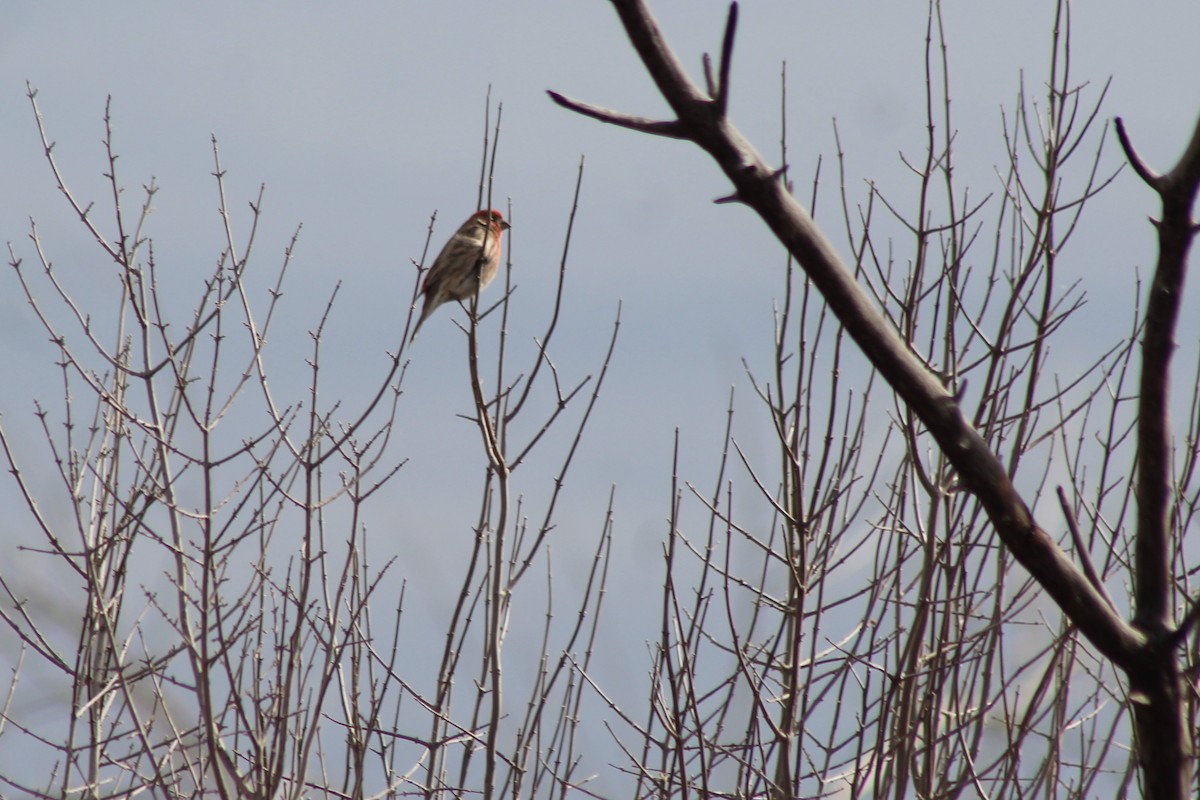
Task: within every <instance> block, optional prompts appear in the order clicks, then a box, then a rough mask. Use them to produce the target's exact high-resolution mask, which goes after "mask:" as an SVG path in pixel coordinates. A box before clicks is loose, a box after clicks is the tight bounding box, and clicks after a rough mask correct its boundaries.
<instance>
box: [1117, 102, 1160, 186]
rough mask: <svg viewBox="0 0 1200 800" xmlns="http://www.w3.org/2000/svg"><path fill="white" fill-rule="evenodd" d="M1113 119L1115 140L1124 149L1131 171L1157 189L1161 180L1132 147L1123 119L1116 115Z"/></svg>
mask: <svg viewBox="0 0 1200 800" xmlns="http://www.w3.org/2000/svg"><path fill="white" fill-rule="evenodd" d="M1113 121H1114V122H1115V123H1116V129H1117V141H1119V142H1120V143H1121V149H1122V150H1123V151H1125V158H1126V160H1128V161H1129V166H1131V167H1133V171H1134V172H1136V173H1137V175H1138V177H1139V178H1141V179H1142V180H1143V181H1145V182H1146V185H1148V186H1149V187H1150V188H1151V189H1154V190H1155V191H1157V190H1158V186H1159V183H1160V182H1161V180H1160V176H1158V175H1155V174H1154V171H1153V170H1151V169H1150V168H1149V167H1148V166H1146V162H1144V161H1142V158H1141V156H1139V155H1138V154H1137V150H1135V149H1134V148H1133V142H1132V141H1130V139H1129V134H1128V133H1126V132H1125V121H1124V120H1123V119H1121V118H1120V117H1116V118H1115V119H1114V120H1113Z"/></svg>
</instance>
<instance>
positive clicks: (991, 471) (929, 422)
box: [611, 0, 1145, 665]
mask: <svg viewBox="0 0 1200 800" xmlns="http://www.w3.org/2000/svg"><path fill="white" fill-rule="evenodd" d="M611 1H612V4H613V7H614V8H615V10H616V12H617V14H618V16H619V17H620V19H621V22H622V24H623V25H624V27H625V32H626V34H627V35H628V37H629V40H630V42H631V43H632V44H633V46H634V49H635V50H636V51H637V53H638V56H639V57H640V58H641V60H642V62H643V64H644V65H645V67H646V70H647V72H648V73H649V74H650V76H651V78H652V79H653V80H654V82H655V84H656V85H657V87H658V89H659V91H660V92H661V93H662V95H663V97H664V99H666V101H667V103H668V104H669V105H670V106H671V108H672V110H673V111H674V112H675V114H676V116H677V117H678V120H679V124H680V125H682V126H684V128H685V130H686V135H685V136H682V137H680V138H686V139H690V140H692V141H694V142H696V144H698V145H699V146H700V147H702V148H703V149H704V150H706V151H707V152H708V153H709V155H711V156H712V157H713V159H714V160H715V161H716V162H717V164H718V166H720V167H721V169H722V170H723V171H724V172H725V174H726V176H728V177H729V179H730V181H732V183H733V185H734V187H735V194H736V196H737V197H738V198H739V199H740V200H741V201H742V202H743V203H745V204H746V205H748V206H750V207H751V208H753V209H754V211H755V212H756V213H757V214H758V215H759V216H760V217H761V218H762V220H763V221H764V222H765V223H766V224H767V226H768V227H769V228H770V229H771V231H772V232H773V233H774V234H775V236H776V237H777V238H778V239H779V241H780V242H781V243H783V244H784V246H785V247H786V248H787V249H788V251H789V252H790V253H791V254H792V255H793V256H795V258H796V259H797V261H798V262H799V263H800V264H801V266H802V267H803V268H804V270H805V272H806V273H807V274H808V276H809V277H810V278H811V279H812V281H813V283H814V284H815V285H816V286H817V288H818V289H819V290H820V292H821V294H822V295H823V296H824V298H825V300H826V302H827V303H828V304H829V307H830V308H831V309H832V310H833V311H834V313H835V314H836V316H837V318H838V320H839V321H840V322H841V324H842V325H843V326H845V328H846V330H847V332H848V333H849V334H850V336H851V337H852V338H853V339H854V341H855V342H856V343H857V344H858V346H859V347H860V348H861V349H862V351H863V353H864V354H865V355H866V356H867V358H868V359H869V360H870V362H871V364H872V365H873V366H874V367H875V368H876V369H878V370H879V372H880V374H882V375H883V376H884V378H885V379H886V380H887V381H888V383H889V384H890V385H891V386H892V388H893V389H894V390H895V391H896V392H897V394H899V395H900V397H901V398H902V399H903V401H904V403H905V404H906V405H907V406H908V407H909V408H911V409H912V411H913V412H914V413H915V414H916V415H917V416H918V417H919V418H920V420H921V421H922V422H923V423H924V424H925V426H926V427H927V428H928V429H929V432H930V433H931V434H932V435H933V437H934V438H935V439H936V440H937V442H938V444H939V445H940V446H941V448H942V450H943V452H944V453H945V454H946V457H947V458H948V460H949V461H950V462H951V464H953V466H954V468H955V470H956V471H957V472H958V476H959V482H960V483H961V485H962V486H964V487H965V488H967V489H968V490H970V491H971V492H972V493H973V494H974V496H975V497H976V498H977V499H978V501H979V502H980V504H981V505H982V506H983V508H984V509H985V511H986V512H987V515H988V518H989V519H990V520H991V522H992V525H993V526H994V527H995V529H996V532H997V534H998V535H999V536H1000V538H1001V540H1002V541H1003V542H1004V543H1005V544H1006V545H1007V546H1008V548H1009V550H1010V551H1011V552H1012V553H1013V555H1014V556H1015V557H1016V558H1017V560H1018V561H1020V563H1021V564H1022V565H1023V566H1024V567H1025V568H1026V569H1027V570H1029V572H1030V574H1032V575H1033V576H1034V578H1035V579H1036V580H1037V581H1038V583H1039V584H1041V586H1042V587H1043V588H1044V589H1045V591H1046V592H1047V593H1048V594H1049V595H1050V596H1051V597H1053V598H1054V600H1055V602H1056V603H1057V604H1058V605H1059V607H1060V608H1061V609H1062V610H1063V612H1064V613H1065V614H1066V615H1067V616H1068V618H1070V620H1071V621H1072V622H1073V623H1074V624H1076V625H1077V626H1078V627H1079V629H1080V630H1081V631H1083V633H1084V634H1085V635H1086V636H1087V637H1088V639H1090V640H1091V641H1092V643H1093V644H1094V645H1095V646H1096V647H1097V648H1098V649H1099V650H1100V651H1101V652H1103V653H1104V654H1105V655H1107V656H1108V657H1110V658H1112V659H1113V660H1114V661H1116V662H1117V663H1118V664H1122V665H1130V664H1132V663H1133V662H1134V661H1135V660H1136V659H1137V658H1138V656H1139V654H1140V653H1141V652H1142V648H1143V645H1144V643H1145V638H1144V637H1143V635H1142V634H1141V633H1140V632H1139V631H1137V630H1136V629H1135V628H1133V627H1132V626H1130V625H1129V624H1128V623H1127V622H1125V621H1124V620H1123V619H1121V617H1120V616H1118V615H1117V614H1115V613H1114V612H1113V611H1112V610H1111V609H1110V608H1109V607H1108V605H1107V603H1106V602H1105V600H1104V598H1103V597H1102V596H1101V595H1100V594H1099V593H1098V592H1097V591H1096V588H1095V587H1094V586H1093V585H1092V584H1091V582H1090V581H1089V580H1088V579H1087V577H1086V576H1085V575H1084V574H1083V572H1082V571H1081V570H1080V569H1079V568H1078V567H1077V566H1076V565H1075V564H1074V563H1073V562H1072V561H1071V560H1070V559H1069V558H1068V557H1067V556H1066V554H1065V553H1064V552H1063V551H1062V550H1061V549H1060V548H1059V547H1058V546H1057V545H1056V544H1055V542H1054V539H1053V538H1052V537H1051V536H1050V535H1049V534H1048V533H1047V532H1046V531H1045V530H1043V529H1042V528H1041V527H1039V526H1038V525H1037V523H1036V522H1035V521H1034V519H1033V517H1032V514H1031V513H1030V510H1029V507H1028V505H1027V504H1026V502H1025V501H1024V500H1023V499H1022V497H1021V496H1020V494H1019V493H1018V492H1017V490H1016V488H1015V487H1014V486H1013V484H1012V481H1011V480H1010V478H1009V475H1008V471H1007V470H1006V468H1005V466H1004V464H1003V463H1001V461H1000V459H999V458H998V457H997V456H996V454H995V453H993V452H992V451H991V450H990V449H989V447H988V446H987V443H986V442H985V441H984V439H983V438H982V437H981V436H980V435H979V433H978V431H976V430H975V429H974V428H973V427H972V426H971V425H970V424H969V423H968V422H967V420H966V418H965V417H964V416H963V413H962V410H961V409H960V408H959V405H958V403H957V402H956V401H955V399H954V396H953V395H952V394H951V393H950V392H948V391H947V390H946V388H945V387H944V386H943V385H942V382H941V381H940V380H939V379H938V377H937V376H936V375H935V374H934V373H933V372H932V371H930V370H929V369H928V367H926V366H925V365H924V364H923V363H922V362H921V361H920V360H919V359H918V358H917V357H916V356H915V355H914V354H913V353H912V352H911V351H910V350H909V348H908V346H907V345H906V344H905V342H904V341H903V339H902V338H901V337H900V335H899V334H898V333H897V331H896V329H895V328H894V327H893V326H892V325H891V323H889V322H888V320H887V319H886V318H885V317H884V315H883V314H882V313H880V311H879V309H878V308H877V307H876V306H875V305H874V304H873V303H872V302H871V301H870V299H869V297H868V296H867V294H866V293H865V292H864V291H863V290H862V288H861V287H860V286H859V285H858V284H857V282H856V281H855V279H854V277H853V274H852V273H851V271H850V270H849V269H848V268H847V267H846V265H845V264H844V263H843V262H842V260H841V258H840V257H839V256H838V254H837V252H836V251H835V250H834V248H833V245H832V244H831V243H830V242H829V240H828V239H827V238H826V237H825V235H824V233H823V232H822V231H821V230H820V229H819V228H818V227H817V225H816V223H815V222H814V221H813V219H812V217H811V216H810V215H809V214H808V212H807V211H806V210H805V209H804V208H803V207H802V206H801V205H800V204H799V203H798V202H797V201H796V199H795V198H794V197H792V195H791V194H790V193H789V192H788V191H787V189H786V187H785V186H784V185H783V182H781V181H778V180H776V179H775V175H776V170H774V169H772V168H770V167H769V166H768V165H767V164H766V163H765V162H764V161H763V159H762V158H761V156H760V155H759V154H758V152H757V151H756V150H755V148H754V147H753V146H752V145H751V144H750V143H749V142H748V141H747V140H746V139H745V138H744V137H743V136H742V135H741V134H740V133H739V132H738V131H737V129H736V128H735V127H734V126H733V124H732V123H731V122H730V121H729V120H728V119H727V118H726V117H725V116H724V115H722V114H719V113H716V109H715V108H714V105H713V104H712V103H711V102H710V101H709V99H708V98H707V97H706V96H705V95H704V93H703V92H702V91H701V90H700V89H699V88H698V87H697V86H696V85H695V84H694V83H693V82H692V81H691V79H690V78H689V77H688V76H687V74H686V72H685V71H684V69H683V67H682V65H681V64H680V62H679V60H678V58H677V57H676V56H675V54H674V52H673V51H672V50H671V48H670V47H669V45H668V44H667V42H666V39H665V37H664V36H663V34H662V31H661V30H660V29H659V27H658V25H657V23H656V22H655V20H654V18H653V16H652V15H651V13H650V10H649V8H648V7H647V6H646V3H645V2H643V0H611Z"/></svg>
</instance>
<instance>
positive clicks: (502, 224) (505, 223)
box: [500, 220, 512, 231]
mask: <svg viewBox="0 0 1200 800" xmlns="http://www.w3.org/2000/svg"><path fill="white" fill-rule="evenodd" d="M511 227H512V225H509V224H508V221H507V220H500V230H502V231H506V230H508V229H509V228H511Z"/></svg>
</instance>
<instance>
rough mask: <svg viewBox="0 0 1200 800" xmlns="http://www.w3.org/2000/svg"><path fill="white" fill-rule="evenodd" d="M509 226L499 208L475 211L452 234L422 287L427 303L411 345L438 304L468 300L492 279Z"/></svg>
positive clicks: (497, 266)
mask: <svg viewBox="0 0 1200 800" xmlns="http://www.w3.org/2000/svg"><path fill="white" fill-rule="evenodd" d="M508 227H509V225H508V223H507V222H505V221H504V217H502V216H501V215H500V212H499V211H496V210H494V209H491V210H488V211H476V212H475V213H474V214H472V215H471V216H470V217H469V218H468V219H467V221H466V222H464V223H463V224H462V227H461V228H459V229H458V231H457V232H456V233H455V234H454V235H453V236H451V237H450V241H448V242H446V244H445V246H444V247H443V248H442V252H440V253H438V257H437V258H435V259H434V260H433V266H432V267H430V268H429V274H428V275H426V276H425V283H424V284H423V285H422V286H421V294H422V295H424V296H425V306H424V307H423V308H422V309H421V318H420V319H418V320H417V325H416V327H414V328H413V332H412V337H411V338H410V339H409V343H410V344H411V343H412V342H413V341H414V340H415V339H416V338H417V331H418V330H420V329H421V323H422V322H424V321H425V320H426V319H427V318H428V317H429V315H430V314H432V313H433V312H434V311H435V310H436V309H437V307H438V306H440V305H441V304H442V303H445V302H448V301H450V300H467V299H468V298H470V297H472V296H473V295H474V294H475V292H476V291H482V290H483V288H484V287H485V286H487V285H488V284H489V283H491V282H492V278H494V277H496V270H497V269H498V268H499V267H500V239H501V238H502V237H503V236H504V232H505V231H506V230H508Z"/></svg>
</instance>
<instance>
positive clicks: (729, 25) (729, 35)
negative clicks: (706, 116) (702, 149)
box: [713, 2, 738, 117]
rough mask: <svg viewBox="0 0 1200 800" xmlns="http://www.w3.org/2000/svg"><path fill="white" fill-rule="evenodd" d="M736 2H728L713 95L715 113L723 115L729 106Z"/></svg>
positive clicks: (735, 30) (736, 12)
mask: <svg viewBox="0 0 1200 800" xmlns="http://www.w3.org/2000/svg"><path fill="white" fill-rule="evenodd" d="M737 21H738V4H737V3H736V2H734V3H730V4H729V17H728V19H726V20H725V39H724V40H723V41H722V42H721V73H720V77H719V79H718V81H717V94H716V96H715V97H713V101H714V104H715V105H716V108H717V113H718V114H719V115H720V116H722V117H723V116H725V111H726V109H728V108H729V69H730V67H731V66H732V64H733V39H734V37H735V36H736V35H737Z"/></svg>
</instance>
